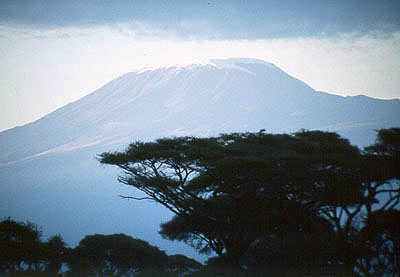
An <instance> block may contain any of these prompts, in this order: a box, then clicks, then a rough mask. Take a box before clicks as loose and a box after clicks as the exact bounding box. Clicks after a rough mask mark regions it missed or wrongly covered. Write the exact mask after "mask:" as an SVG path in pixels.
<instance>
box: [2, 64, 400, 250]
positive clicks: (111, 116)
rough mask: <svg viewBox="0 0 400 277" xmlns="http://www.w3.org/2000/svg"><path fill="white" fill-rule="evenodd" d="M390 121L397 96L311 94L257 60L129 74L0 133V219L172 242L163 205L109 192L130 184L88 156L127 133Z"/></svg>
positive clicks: (355, 131) (72, 239)
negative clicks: (164, 227) (164, 229)
mask: <svg viewBox="0 0 400 277" xmlns="http://www.w3.org/2000/svg"><path fill="white" fill-rule="evenodd" d="M394 126H400V100H399V99H394V100H380V99H373V98H369V97H366V96H362V95H359V96H354V97H342V96H337V95H333V94H328V93H324V92H317V91H315V90H313V89H312V88H311V87H309V86H308V85H307V84H305V83H304V82H302V81H299V80H297V79H295V78H293V77H292V76H290V75H288V74H286V73H285V72H283V71H282V70H280V69H279V68H278V67H276V66H275V65H273V64H271V63H267V62H264V61H261V60H256V59H238V58H235V59H227V60H218V59H214V60H211V61H210V62H209V63H206V64H192V65H187V66H171V67H166V68H158V69H148V70H141V71H137V72H131V73H127V74H125V75H123V76H121V77H119V78H117V79H115V80H113V81H111V82H110V83H108V84H106V85H105V86H103V87H101V88H99V89H98V90H96V91H94V92H92V93H90V94H89V95H87V96H86V97H84V98H82V99H80V100H78V101H75V102H73V103H70V104H68V105H66V106H64V107H62V108H60V109H58V110H56V111H55V112H53V113H50V114H48V115H47V116H45V117H43V118H41V119H39V120H37V121H35V122H33V123H31V124H28V125H25V126H22V127H17V128H13V129H9V130H6V131H4V132H1V133H0V189H1V193H0V216H9V215H10V216H13V217H15V218H17V219H22V220H24V219H29V220H31V221H33V222H36V223H39V224H41V225H43V228H44V231H46V232H48V233H49V234H57V233H60V234H61V235H63V236H64V237H65V239H66V240H67V241H68V242H69V243H71V244H75V243H77V242H78V241H79V239H81V238H83V236H84V235H87V234H90V233H113V232H114V233H115V232H124V233H127V234H131V235H133V236H136V237H139V238H142V239H145V240H148V241H149V242H151V243H152V244H158V245H159V246H160V247H161V248H163V249H174V248H175V247H176V245H177V244H172V243H169V242H167V241H164V240H162V239H161V238H160V237H159V236H158V234H157V230H158V224H159V223H160V222H161V221H165V220H168V218H169V217H170V216H171V215H170V214H169V212H168V211H165V209H163V208H162V207H159V206H156V205H155V204H153V203H147V202H134V201H131V202H127V201H124V200H121V199H119V198H118V197H117V195H119V194H124V193H125V194H129V193H132V191H131V190H129V189H127V188H125V187H124V186H122V185H118V183H117V182H116V181H115V179H116V174H117V172H116V171H115V169H112V168H108V167H107V168H105V167H103V166H101V165H100V164H99V163H98V162H97V161H96V159H95V156H96V154H98V153H101V152H103V151H112V150H116V149H122V148H124V147H125V146H127V145H128V143H129V142H130V141H133V140H150V139H155V138H158V137H163V136H181V135H196V136H209V135H217V134H219V133H222V132H242V131H259V130H260V129H265V130H266V132H274V133H277V132H286V133H290V132H294V131H298V130H300V129H302V128H304V129H321V130H328V131H335V132H338V133H339V134H341V135H342V136H344V137H346V138H349V139H350V141H351V142H352V143H353V144H358V145H360V146H365V145H367V144H370V143H373V139H374V137H375V130H376V129H380V128H389V127H394ZM175 252H178V253H179V252H181V253H183V254H187V255H189V256H193V253H194V252H193V251H192V252H191V250H189V249H188V248H184V250H177V249H175ZM190 253H192V254H190Z"/></svg>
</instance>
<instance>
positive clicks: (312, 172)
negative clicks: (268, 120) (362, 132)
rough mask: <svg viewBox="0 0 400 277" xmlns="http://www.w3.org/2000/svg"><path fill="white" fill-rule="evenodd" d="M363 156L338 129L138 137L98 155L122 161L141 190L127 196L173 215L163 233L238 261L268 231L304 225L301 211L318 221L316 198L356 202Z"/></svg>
mask: <svg viewBox="0 0 400 277" xmlns="http://www.w3.org/2000/svg"><path fill="white" fill-rule="evenodd" d="M360 155H361V154H360V152H359V150H358V149H357V148H356V147H353V146H351V145H350V144H349V142H348V141H347V140H345V139H342V138H340V137H339V136H338V135H337V134H335V133H325V132H320V131H312V132H300V133H296V134H294V135H271V134H265V133H263V131H260V132H259V133H234V134H226V135H221V136H219V137H211V138H195V137H180V138H171V139H167V138H165V139H158V140H156V141H155V142H148V143H143V142H135V143H132V144H131V145H130V146H129V147H128V148H127V149H126V150H125V151H123V152H116V153H103V154H101V155H100V158H99V160H100V162H101V163H104V164H112V165H117V166H118V167H120V168H121V169H122V170H123V174H122V175H121V176H120V177H119V181H120V182H122V183H124V184H127V185H130V186H133V187H135V188H137V189H138V190H140V191H142V192H143V193H144V195H140V196H125V197H128V198H132V199H138V200H144V199H149V200H153V201H156V202H158V203H160V204H162V205H164V206H165V207H166V208H168V209H169V210H170V211H172V212H173V213H174V214H175V217H174V218H173V219H172V220H171V221H170V222H167V223H165V224H163V225H162V226H161V227H162V229H161V234H163V235H164V236H165V237H167V238H170V239H178V240H183V241H186V242H188V243H190V244H191V245H193V246H195V247H196V248H197V249H199V250H200V251H207V250H213V251H215V253H217V254H218V255H220V256H222V257H223V258H224V259H225V261H226V262H227V263H228V264H229V265H231V266H232V267H240V259H241V258H242V257H243V255H244V254H245V253H246V251H248V250H249V248H250V246H252V245H254V244H255V243H257V241H259V239H260V238H261V237H263V236H265V235H266V234H272V233H277V232H282V231H285V230H288V229H290V230H293V231H301V230H303V229H304V228H306V226H307V224H305V222H306V221H305V220H303V219H305V218H304V216H303V215H313V216H312V217H308V219H310V220H311V221H314V225H315V226H318V224H320V223H321V222H322V221H324V219H323V218H321V217H319V216H318V213H317V212H318V211H319V210H318V209H319V208H320V207H321V201H339V202H341V203H348V204H349V205H350V204H354V203H357V201H359V199H360V198H361V197H362V188H361V185H360V182H359V178H360V176H359V174H358V171H357V170H358V167H357V165H358V161H359V158H360ZM333 186H334V189H333ZM339 191H341V193H339ZM317 195H318V197H317ZM321 197H322V199H321ZM324 197H325V198H324ZM332 197H336V199H335V200H330V199H331V198H332ZM339 198H340V200H339ZM323 224H326V221H325V222H324V223H323ZM328 259H329V258H328Z"/></svg>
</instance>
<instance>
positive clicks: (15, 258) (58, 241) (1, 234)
mask: <svg viewBox="0 0 400 277" xmlns="http://www.w3.org/2000/svg"><path fill="white" fill-rule="evenodd" d="M40 238H41V230H40V229H39V228H38V227H37V226H36V225H34V224H32V223H29V222H27V223H24V222H16V221H14V220H12V219H11V218H6V219H4V220H3V221H1V222H0V275H5V276H15V275H18V276H19V275H21V276H22V275H25V276H26V275H28V276H33V275H35V276H36V275H37V276H44V275H45V276H57V275H58V273H59V270H60V269H61V265H62V261H63V260H64V258H65V256H64V255H65V251H66V247H65V243H64V241H63V240H62V238H61V237H60V236H54V237H52V238H50V239H49V240H48V241H47V242H42V241H41V239H40Z"/></svg>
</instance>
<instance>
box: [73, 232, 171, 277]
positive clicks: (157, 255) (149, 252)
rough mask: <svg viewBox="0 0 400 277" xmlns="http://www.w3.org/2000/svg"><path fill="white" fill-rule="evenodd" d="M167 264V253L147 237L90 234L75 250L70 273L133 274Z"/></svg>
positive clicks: (98, 274)
mask: <svg viewBox="0 0 400 277" xmlns="http://www.w3.org/2000/svg"><path fill="white" fill-rule="evenodd" d="M166 263H167V255H166V254H165V253H164V252H163V251H161V250H159V249H158V248H157V247H155V246H151V245H150V244H148V243H147V242H145V241H143V240H140V239H134V238H132V237H129V236H127V235H124V234H114V235H99V234H97V235H89V236H86V237H85V238H83V239H82V240H81V241H80V242H79V245H78V246H77V247H76V248H75V249H73V251H72V254H71V257H70V259H69V262H68V264H69V266H70V270H69V272H68V276H133V275H135V274H137V273H138V272H140V271H142V270H144V269H149V268H150V269H158V268H161V269H162V268H163V267H164V266H165V265H166Z"/></svg>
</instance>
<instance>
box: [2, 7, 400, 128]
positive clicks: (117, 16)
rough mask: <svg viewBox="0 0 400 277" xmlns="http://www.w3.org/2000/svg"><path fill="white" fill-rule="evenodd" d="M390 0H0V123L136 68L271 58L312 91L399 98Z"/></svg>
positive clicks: (399, 57)
mask: <svg viewBox="0 0 400 277" xmlns="http://www.w3.org/2000/svg"><path fill="white" fill-rule="evenodd" d="M399 14H400V1H398V0H393V1H385V0H374V1H373V0H358V1H355V0H343V1H339V0H336V1H328V0H326V1H324V0H289V1H284V0H272V1H270V0H264V1H250V0H248V1H246V0H238V1H233V0H230V1H218V0H208V1H200V0H198V1H196V0H191V1H188V0H182V1H172V0H171V1H167V0H164V1H161V0H159V1H149V0H143V1H133V0H132V1H111V0H110V1H88V0H81V1H71V0H68V1H67V0H64V1H57V0H53V1H40V0H26V1H24V0H19V1H8V0H0V97H1V101H0V109H1V111H2V114H1V115H2V116H1V117H0V130H4V129H8V128H11V127H14V126H16V125H22V124H26V123H29V122H31V121H33V120H36V119H38V118H40V117H41V116H43V115H45V114H47V113H49V112H51V111H53V110H55V109H56V108H59V107H61V106H62V105H65V104H66V103H68V102H71V101H73V100H76V99H79V98H80V97H82V96H84V95H86V94H88V93H90V92H92V91H93V90H95V89H96V88H99V87H100V86H102V85H103V84H105V83H106V82H108V81H110V80H111V79H113V78H115V77H117V76H119V75H121V74H123V73H126V72H128V71H132V70H135V69H140V68H143V67H158V66H164V65H169V64H181V63H187V62H204V61H206V60H207V59H209V58H224V57H254V58H260V59H264V60H266V61H269V62H272V63H274V64H275V65H277V66H278V67H280V68H281V69H282V70H284V71H286V72H288V73H289V74H291V75H293V76H294V77H296V78H298V79H300V80H302V81H304V82H306V83H307V84H309V85H310V86H311V87H313V88H314V89H316V90H323V91H326V92H331V93H335V94H340V95H357V94H365V95H368V96H371V97H379V98H400V78H399V76H400V16H399Z"/></svg>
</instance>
